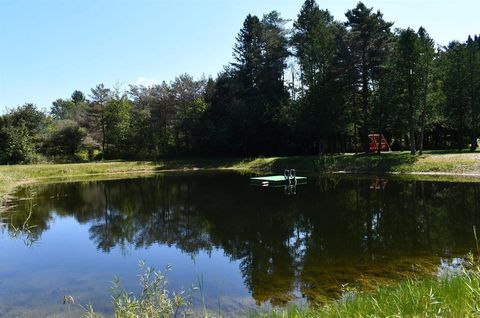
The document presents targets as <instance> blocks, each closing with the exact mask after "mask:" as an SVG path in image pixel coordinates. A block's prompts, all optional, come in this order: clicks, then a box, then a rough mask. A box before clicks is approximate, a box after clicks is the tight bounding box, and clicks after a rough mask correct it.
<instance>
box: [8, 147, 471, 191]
mask: <svg viewBox="0 0 480 318" xmlns="http://www.w3.org/2000/svg"><path fill="white" fill-rule="evenodd" d="M289 168H295V169H297V170H298V171H302V172H319V173H322V172H323V173H329V172H346V173H380V174H381V173H399V174H411V173H414V174H425V175H443V176H447V178H448V176H450V177H452V176H461V175H466V176H468V175H469V176H479V177H480V153H461V154H448V153H427V154H425V155H423V156H411V155H410V154H409V153H407V152H392V153H385V154H382V155H379V156H378V155H353V154H345V155H329V156H293V157H271V158H253V159H228V158H226V159H218V158H214V159H181V160H164V161H160V162H156V163H154V162H147V161H131V162H124V161H111V162H95V163H78V164H41V165H15V166H0V201H1V200H4V199H5V197H6V195H7V194H8V193H10V192H11V191H12V189H14V188H15V187H17V186H19V185H22V184H27V183H33V182H39V181H45V180H53V179H55V180H76V179H80V178H85V177H88V178H90V177H94V176H95V177H97V178H100V179H104V178H107V177H110V178H111V177H112V176H118V177H125V176H129V175H130V176H134V175H138V174H151V173H156V172H161V171H168V170H189V169H236V170H251V171H280V172H281V171H283V169H289ZM457 181H458V180H457Z"/></svg>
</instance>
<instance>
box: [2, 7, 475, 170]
mask: <svg viewBox="0 0 480 318" xmlns="http://www.w3.org/2000/svg"><path fill="white" fill-rule="evenodd" d="M345 18H346V21H345V22H341V21H336V20H335V19H334V17H333V16H332V15H331V14H330V12H329V11H328V10H322V9H320V7H319V6H318V4H317V3H316V1H315V0H305V2H304V3H303V5H302V7H301V8H300V11H299V14H298V16H297V18H296V19H295V21H293V27H292V28H291V29H288V28H287V25H288V24H287V22H288V21H286V20H285V19H283V18H282V17H281V16H280V14H279V13H278V12H276V11H272V12H270V13H267V14H265V15H263V16H262V17H260V18H259V17H257V16H255V15H251V14H250V15H248V16H247V17H246V18H245V20H244V22H243V25H242V26H241V28H240V30H239V32H238V35H237V37H236V42H235V45H234V48H233V63H231V64H229V65H228V66H226V67H225V68H224V70H223V71H222V72H220V73H219V74H218V76H217V77H216V78H208V79H206V78H200V79H194V78H192V77H191V76H189V75H188V74H182V75H180V76H178V77H177V78H175V79H174V80H173V81H172V82H170V83H166V82H163V83H161V84H159V85H153V86H148V87H146V86H141V85H131V86H130V87H129V90H128V91H126V92H122V91H120V90H118V89H114V90H111V89H109V88H107V87H105V85H104V84H99V85H97V86H95V87H94V88H92V89H91V90H90V94H89V95H88V99H87V97H86V95H85V94H84V93H83V92H81V91H78V90H75V91H74V92H73V93H72V94H71V96H70V97H68V98H60V99H57V100H55V101H54V102H53V103H52V106H51V109H50V114H49V115H48V116H47V115H45V114H44V113H43V112H41V111H39V110H38V109H37V108H36V107H35V106H34V105H32V104H25V105H24V106H21V107H18V108H15V109H12V110H10V111H9V112H8V113H7V114H5V115H3V116H0V160H1V161H0V162H2V163H20V162H30V161H34V160H36V159H35V158H36V157H37V156H45V157H47V158H52V159H54V160H61V161H70V160H81V161H84V160H94V159H106V158H107V159H148V160H160V158H162V157H166V156H189V155H190V156H191V155H196V156H278V155H292V154H295V155H304V154H308V155H312V154H319V153H320V154H326V153H345V152H355V153H356V152H370V147H369V142H370V140H369V137H368V135H369V134H372V133H381V134H383V135H384V136H385V137H386V139H387V141H388V142H389V143H390V144H391V146H392V149H394V150H403V149H410V152H411V153H412V154H415V153H416V152H417V149H418V150H419V151H420V154H422V152H423V150H424V148H425V149H457V150H459V151H461V150H462V149H465V148H469V149H470V151H475V149H476V148H477V147H478V141H477V139H478V135H479V130H480V127H479V126H480V124H479V121H480V97H479V96H480V94H479V93H480V39H479V38H478V37H477V36H473V37H468V39H467V40H466V41H465V42H457V41H454V42H451V43H450V44H449V45H448V46H447V47H439V48H437V49H435V42H434V40H433V39H432V38H430V36H429V35H428V33H427V31H426V30H425V29H424V28H423V27H421V28H420V29H419V30H418V31H417V32H416V31H414V30H412V29H410V28H407V29H403V30H402V29H399V30H396V31H395V32H392V31H391V29H392V26H393V23H391V22H388V21H385V19H384V18H383V14H382V12H380V11H375V10H374V9H373V8H368V7H367V6H366V5H365V4H363V3H362V2H359V3H358V4H357V5H356V6H355V7H354V8H353V9H351V10H349V11H347V12H346V14H345ZM287 73H291V74H289V76H287ZM290 75H291V76H290ZM86 153H88V156H87V155H86Z"/></svg>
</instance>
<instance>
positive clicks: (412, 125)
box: [408, 70, 416, 155]
mask: <svg viewBox="0 0 480 318" xmlns="http://www.w3.org/2000/svg"><path fill="white" fill-rule="evenodd" d="M412 75H413V71H412V70H410V78H409V81H408V104H409V108H410V125H409V126H410V133H409V134H410V136H409V139H410V154H412V155H414V154H415V152H416V148H415V105H414V101H413V84H412Z"/></svg>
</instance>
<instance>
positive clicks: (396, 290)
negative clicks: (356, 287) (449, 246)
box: [252, 257, 480, 318]
mask: <svg viewBox="0 0 480 318" xmlns="http://www.w3.org/2000/svg"><path fill="white" fill-rule="evenodd" d="M252 316H253V317H273V318H290V317H325V318H333V317H335V318H336V317H338V318H340V317H358V318H363V317H365V318H366V317H480V268H479V267H478V265H477V264H476V263H475V262H474V261H473V257H470V258H469V260H468V262H465V264H464V265H463V267H462V269H461V270H460V271H458V272H452V273H450V274H447V275H442V276H441V277H436V276H435V277H427V278H423V279H420V280H413V279H407V280H405V281H403V282H401V283H399V284H397V285H395V286H390V287H383V288H380V289H378V290H377V291H376V292H374V293H368V292H355V293H353V294H349V296H348V297H343V298H342V299H340V300H337V301H333V302H331V303H329V304H327V305H322V306H314V305H312V306H306V307H295V306H292V307H289V308H286V309H275V310H273V311H271V312H267V313H254V314H253V315H252Z"/></svg>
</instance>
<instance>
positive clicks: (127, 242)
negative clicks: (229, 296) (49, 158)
mask: <svg viewBox="0 0 480 318" xmlns="http://www.w3.org/2000/svg"><path fill="white" fill-rule="evenodd" d="M310 180H311V181H310V182H309V184H308V185H306V186H302V187H300V188H299V189H298V193H297V195H296V196H286V195H284V193H283V191H281V189H280V191H277V190H278V189H264V188H256V187H250V186H248V180H247V177H246V176H241V175H237V174H231V173H228V174H225V173H221V174H219V173H213V174H201V175H198V174H183V175H162V176H157V177H152V178H143V179H135V180H117V181H105V182H82V183H64V184H53V185H41V186H38V187H36V188H35V189H36V190H35V191H36V196H35V199H34V201H35V207H34V213H33V214H31V215H30V216H29V218H30V219H29V223H30V224H32V225H34V227H32V228H30V231H32V233H31V235H32V236H33V237H36V238H40V237H41V235H42V233H43V232H44V231H46V230H48V226H49V223H50V222H51V220H52V219H53V218H54V217H56V216H61V217H63V216H70V217H73V218H75V219H76V220H77V221H78V222H79V223H81V224H89V226H90V229H89V233H90V239H91V240H92V241H94V242H95V244H96V245H97V247H98V249H99V250H101V251H103V252H105V253H108V252H109V251H110V250H111V249H112V248H121V249H123V250H126V249H129V248H132V247H134V248H136V249H145V248H148V247H150V246H152V245H153V244H163V245H168V246H174V247H176V248H177V249H179V250H181V251H182V252H186V253H190V254H192V255H195V254H196V253H198V252H199V251H207V252H209V251H212V249H214V248H218V249H222V250H223V251H224V253H225V255H227V256H228V257H229V258H230V259H232V260H241V263H240V264H241V265H240V271H241V273H242V275H243V278H244V282H245V285H246V286H247V287H248V289H249V290H250V292H251V294H252V297H253V298H254V299H255V301H256V302H257V303H258V304H261V303H264V302H271V303H272V304H285V303H287V302H288V301H290V300H292V299H294V298H296V297H298V296H304V297H306V298H307V299H309V300H311V301H323V300H325V299H329V298H331V297H338V296H339V294H340V293H341V286H342V285H343V284H350V285H353V286H359V287H364V288H368V287H371V286H375V285H376V284H378V283H384V282H388V281H392V280H396V279H399V278H401V277H404V276H405V275H410V274H416V273H425V272H433V271H434V270H435V268H436V266H437V265H438V263H439V259H440V257H449V256H453V255H462V254H464V253H465V252H466V251H468V250H469V249H470V248H471V247H472V243H473V240H472V234H471V229H472V226H473V225H474V224H476V225H477V227H478V224H479V223H480V222H479V221H480V220H479V218H480V214H479V206H480V204H479V200H480V199H479V195H478V194H479V185H478V184H476V183H469V184H466V183H463V184H462V183H442V182H423V181H415V180H409V181H400V180H396V179H391V180H377V179H375V178H373V179H371V178H353V177H328V178H327V177H313V178H310ZM372 185H373V186H372ZM25 191H29V190H28V189H25V190H22V191H21V192H20V193H19V196H23V195H24V194H25V193H24V192H25ZM26 204H27V201H20V202H19V204H18V206H17V207H16V208H14V209H13V210H12V211H11V212H10V213H9V217H7V218H5V220H6V221H7V223H9V225H10V226H9V229H13V228H19V226H20V225H22V224H24V222H25V218H26V217H27V216H28V213H27V212H28V209H27V207H26Z"/></svg>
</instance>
